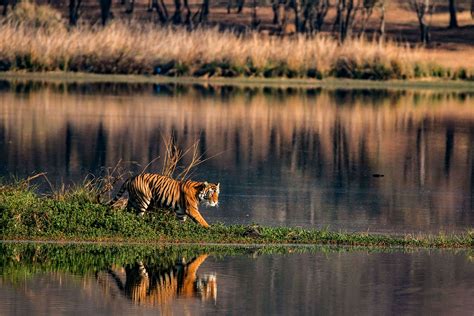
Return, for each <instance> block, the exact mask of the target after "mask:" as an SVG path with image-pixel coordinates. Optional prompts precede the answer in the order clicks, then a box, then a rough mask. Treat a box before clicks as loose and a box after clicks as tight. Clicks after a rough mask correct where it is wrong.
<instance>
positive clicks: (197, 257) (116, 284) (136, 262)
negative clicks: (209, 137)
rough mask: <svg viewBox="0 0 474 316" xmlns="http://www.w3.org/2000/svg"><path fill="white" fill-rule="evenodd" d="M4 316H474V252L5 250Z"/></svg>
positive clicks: (0, 310)
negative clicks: (232, 315)
mask: <svg viewBox="0 0 474 316" xmlns="http://www.w3.org/2000/svg"><path fill="white" fill-rule="evenodd" d="M0 249H1V251H2V257H1V259H0V315H60V314H66V315H70V314H71V313H73V314H76V315H77V314H79V315H95V314H100V315H130V314H145V315H146V314H154V315H156V314H157V313H161V314H176V315H186V314H188V315H208V314H227V315H229V314H239V315H296V314H298V315H300V314H306V315H320V314H322V315H327V314H338V315H341V314H345V315H426V314H428V315H431V314H434V315H440V314H441V315H472V311H473V310H474V300H472V297H473V295H474V262H473V259H472V252H468V251H457V252H454V251H427V250H417V251H412V252H410V253H405V252H401V251H396V250H394V251H392V252H386V253H383V252H381V253H376V252H375V253H374V252H368V251H364V250H349V249H335V248H297V247H286V248H279V249H276V250H275V249H271V248H222V247H207V248H206V247H199V246H194V247H176V246H174V247H170V246H161V247H156V248H153V247H145V246H138V247H137V246H98V245H54V244H49V245H45V244H21V245H18V244H0Z"/></svg>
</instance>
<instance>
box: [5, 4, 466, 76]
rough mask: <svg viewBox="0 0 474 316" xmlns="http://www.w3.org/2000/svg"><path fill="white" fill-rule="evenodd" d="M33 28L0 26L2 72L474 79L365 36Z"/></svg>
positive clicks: (118, 26)
mask: <svg viewBox="0 0 474 316" xmlns="http://www.w3.org/2000/svg"><path fill="white" fill-rule="evenodd" d="M51 10H52V9H51ZM44 15H46V14H44ZM50 16H54V14H52V13H51V14H50ZM29 20H32V18H29V19H28V21H29ZM34 25H35V27H32V25H31V23H13V22H8V23H4V24H3V25H2V26H0V34H2V35H1V36H0V70H23V69H25V70H28V71H55V70H64V71H82V72H91V73H113V74H162V75H168V76H180V75H188V76H230V77H234V76H264V77H315V78H323V77H328V76H334V77H348V78H358V79H392V78H397V79H409V78H416V77H443V78H458V77H460V78H462V79H468V78H472V77H473V71H472V69H469V68H468V67H472V66H470V65H469V66H468V65H466V67H462V65H458V66H452V64H453V63H452V62H449V64H446V65H445V64H443V60H440V59H439V58H436V61H435V59H434V57H432V55H431V53H430V52H428V51H426V50H423V49H421V48H410V47H408V46H404V45H399V44H396V43H393V42H378V41H370V40H366V39H363V38H361V39H353V40H348V41H346V42H345V43H344V44H343V45H342V46H341V45H339V44H338V42H337V41H335V40H334V39H332V38H330V37H327V36H326V37H325V36H316V37H312V38H308V37H305V36H303V35H301V36H292V37H269V36H264V35H261V34H258V33H250V34H247V35H242V36H237V35H235V34H232V33H229V32H219V31H218V30H216V29H199V30H195V31H193V32H188V31H186V30H183V29H175V28H157V26H156V25H151V24H145V25H138V24H133V23H132V24H129V25H127V24H125V23H121V22H116V23H111V24H110V25H108V26H107V27H105V28H94V27H80V28H76V29H73V30H67V29H66V28H60V27H58V28H55V31H54V32H51V31H50V30H51V28H50V27H49V26H48V25H47V24H45V23H43V22H41V23H40V22H38V23H35V24H34Z"/></svg>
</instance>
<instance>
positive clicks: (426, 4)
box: [409, 0, 435, 44]
mask: <svg viewBox="0 0 474 316" xmlns="http://www.w3.org/2000/svg"><path fill="white" fill-rule="evenodd" d="M409 6H410V7H411V9H412V10H413V11H415V13H416V16H417V18H418V23H419V25H420V41H421V42H422V43H423V44H428V43H429V42H430V39H431V38H430V23H429V21H428V20H427V16H430V17H431V15H432V14H433V12H434V8H435V5H434V3H433V1H432V0H409Z"/></svg>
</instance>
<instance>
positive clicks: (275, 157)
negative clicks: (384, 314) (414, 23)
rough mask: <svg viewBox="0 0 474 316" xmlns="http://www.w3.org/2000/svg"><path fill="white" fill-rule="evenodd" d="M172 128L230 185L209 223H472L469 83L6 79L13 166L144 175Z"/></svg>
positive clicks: (2, 147) (5, 164)
mask: <svg viewBox="0 0 474 316" xmlns="http://www.w3.org/2000/svg"><path fill="white" fill-rule="evenodd" d="M169 135H173V136H174V137H175V139H176V142H177V144H178V145H179V146H180V147H181V148H187V147H189V146H191V145H192V144H193V143H194V142H195V141H196V140H199V141H200V142H199V152H200V153H201V154H203V155H204V158H211V159H209V160H207V161H206V162H205V163H203V164H202V165H200V166H199V167H198V168H197V170H196V171H195V172H194V173H193V175H192V177H191V178H192V179H195V180H208V181H210V182H220V183H221V196H220V206H219V208H217V209H215V208H209V209H203V210H202V213H203V215H204V217H205V218H206V219H207V220H208V221H209V222H210V223H213V222H216V221H221V222H224V223H227V224H230V223H243V224H247V223H253V222H256V223H259V224H263V225H276V226H302V227H314V228H323V227H324V228H326V227H328V228H329V229H331V230H344V231H371V232H388V233H402V232H407V233H412V232H413V233H419V232H421V233H437V232H439V231H443V232H448V233H449V232H463V231H465V230H466V229H470V228H472V227H473V224H474V210H473V205H474V195H473V186H474V161H473V160H474V93H472V92H462V91H441V90H439V91H437V90H406V91H405V90H395V89H392V90H390V89H385V90H384V89H377V90H366V89H365V90H361V89H319V88H318V89H305V88H271V87H268V88H265V87H255V88H248V87H231V86H217V85H214V86H212V85H177V84H170V85H157V84H118V83H115V84H112V83H91V84H86V83H81V84H78V83H76V84H71V83H51V82H50V83H40V82H34V83H32V82H19V81H1V82H0V152H1V153H2V155H0V175H3V176H9V175H12V174H13V175H16V176H17V177H26V176H29V175H32V174H35V173H39V172H47V176H48V178H49V180H50V181H51V182H52V183H53V184H54V185H57V184H59V183H61V182H66V183H72V182H75V183H81V182H82V180H83V179H84V178H85V177H86V176H87V175H88V174H94V175H99V174H100V173H101V170H102V168H103V167H106V166H115V165H116V164H117V162H119V161H122V164H123V166H124V167H125V168H126V169H127V170H132V171H135V172H136V171H139V170H141V169H142V168H143V167H144V166H146V165H147V164H148V163H149V162H150V161H153V160H154V159H155V158H157V157H159V156H160V155H163V153H164V141H163V138H164V137H168V136H169ZM187 159H189V158H187ZM187 161H189V160H186V161H185V162H187ZM148 170H149V171H154V172H159V171H160V170H161V162H160V161H155V162H154V163H152V164H151V165H150V167H149V168H148ZM37 184H38V185H39V186H40V188H42V189H44V190H47V189H48V186H47V185H46V183H45V181H44V180H43V179H37Z"/></svg>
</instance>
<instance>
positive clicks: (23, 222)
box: [0, 181, 474, 248]
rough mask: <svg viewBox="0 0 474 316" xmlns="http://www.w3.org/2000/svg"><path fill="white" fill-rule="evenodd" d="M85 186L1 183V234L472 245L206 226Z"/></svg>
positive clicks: (449, 239) (461, 239)
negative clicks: (142, 211)
mask: <svg viewBox="0 0 474 316" xmlns="http://www.w3.org/2000/svg"><path fill="white" fill-rule="evenodd" d="M96 200H97V197H96V195H95V192H94V191H93V189H90V188H89V187H84V186H82V187H81V186H79V187H75V188H71V189H69V190H66V191H64V192H63V193H61V194H53V195H49V196H44V195H43V196H42V195H39V194H37V193H35V192H34V190H33V189H32V188H31V187H29V186H28V185H27V184H26V182H24V181H23V182H17V183H13V184H2V185H0V213H1V214H0V237H1V238H2V239H4V240H8V239H21V240H46V239H48V240H49V239H52V240H81V241H129V242H150V241H152V242H172V243H238V244H324V245H348V246H369V247H373V246H375V247H430V248H467V247H472V246H474V232H473V231H470V232H467V233H465V234H459V235H444V234H439V235H430V236H425V235H419V236H415V235H404V236H390V235H378V234H369V233H346V232H332V231H329V230H316V229H303V228H294V227H264V226H259V225H249V226H247V225H224V224H222V223H217V224H213V225H212V226H211V228H209V229H206V228H203V227H201V226H199V225H197V224H195V223H193V222H191V221H186V222H184V223H182V222H180V221H178V220H176V219H175V216H174V215H173V214H170V213H167V212H153V213H149V214H147V215H145V216H143V217H140V216H137V215H135V214H134V213H131V212H128V211H126V210H123V209H112V208H110V207H108V206H105V205H102V204H100V203H98V202H96Z"/></svg>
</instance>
